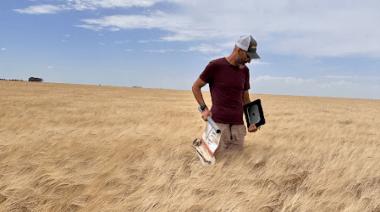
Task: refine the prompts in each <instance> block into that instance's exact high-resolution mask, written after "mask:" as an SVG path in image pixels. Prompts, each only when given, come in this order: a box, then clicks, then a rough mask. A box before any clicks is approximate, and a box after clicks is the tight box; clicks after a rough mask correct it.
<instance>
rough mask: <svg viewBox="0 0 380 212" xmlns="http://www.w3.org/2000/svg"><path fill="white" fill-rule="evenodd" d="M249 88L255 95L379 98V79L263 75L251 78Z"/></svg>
mask: <svg viewBox="0 0 380 212" xmlns="http://www.w3.org/2000/svg"><path fill="white" fill-rule="evenodd" d="M251 87H252V89H253V91H254V92H256V93H275V94H284V95H301V96H330V97H353V98H380V94H379V93H378V92H377V91H378V90H379V89H380V79H379V78H378V80H377V83H376V82H373V80H370V79H369V78H368V79H365V78H364V79H361V80H357V79H355V78H354V77H353V76H352V77H349V76H345V77H344V78H339V79H337V78H326V77H314V78H299V77H292V76H283V77H279V76H270V75H263V76H257V77H253V78H252V80H251Z"/></svg>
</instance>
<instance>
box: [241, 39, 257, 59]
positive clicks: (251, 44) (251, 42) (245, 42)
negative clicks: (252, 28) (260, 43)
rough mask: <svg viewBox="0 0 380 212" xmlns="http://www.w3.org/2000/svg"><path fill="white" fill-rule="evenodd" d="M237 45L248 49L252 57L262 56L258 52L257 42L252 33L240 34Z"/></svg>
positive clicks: (245, 49)
mask: <svg viewBox="0 0 380 212" xmlns="http://www.w3.org/2000/svg"><path fill="white" fill-rule="evenodd" d="M235 45H236V46H237V47H239V48H240V49H242V50H244V51H246V52H247V53H248V55H249V57H250V58H251V59H259V58H260V56H259V55H258V54H257V53H256V48H257V42H256V40H255V39H253V37H252V36H251V35H243V36H240V38H239V39H238V40H237V41H236V43H235Z"/></svg>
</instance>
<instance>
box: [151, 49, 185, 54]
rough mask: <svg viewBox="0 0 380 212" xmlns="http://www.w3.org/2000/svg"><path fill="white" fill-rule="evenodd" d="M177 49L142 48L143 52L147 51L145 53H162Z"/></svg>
mask: <svg viewBox="0 0 380 212" xmlns="http://www.w3.org/2000/svg"><path fill="white" fill-rule="evenodd" d="M176 51H178V50H176V49H147V50H144V52H147V53H160V54H164V53H169V52H176Z"/></svg>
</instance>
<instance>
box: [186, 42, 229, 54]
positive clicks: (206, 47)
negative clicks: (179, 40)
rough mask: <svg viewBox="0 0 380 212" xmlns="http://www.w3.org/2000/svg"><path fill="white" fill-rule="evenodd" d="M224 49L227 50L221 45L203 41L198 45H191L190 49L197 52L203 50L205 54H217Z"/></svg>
mask: <svg viewBox="0 0 380 212" xmlns="http://www.w3.org/2000/svg"><path fill="white" fill-rule="evenodd" d="M230 48H231V47H230ZM222 50H225V49H223V48H221V47H219V46H213V45H210V44H205V43H203V44H200V45H198V46H194V47H190V48H189V50H188V51H196V52H201V53H204V54H217V53H220V52H221V51H222Z"/></svg>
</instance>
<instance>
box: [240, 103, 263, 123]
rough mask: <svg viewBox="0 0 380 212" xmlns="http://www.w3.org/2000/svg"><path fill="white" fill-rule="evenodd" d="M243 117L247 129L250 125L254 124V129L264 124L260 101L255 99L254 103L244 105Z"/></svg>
mask: <svg viewBox="0 0 380 212" xmlns="http://www.w3.org/2000/svg"><path fill="white" fill-rule="evenodd" d="M244 115H245V121H246V123H247V127H249V125H250V124H255V125H256V127H260V126H261V125H264V124H265V118H264V112H263V108H262V106H261V100H260V99H256V100H255V101H253V102H250V103H248V104H246V105H244Z"/></svg>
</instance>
